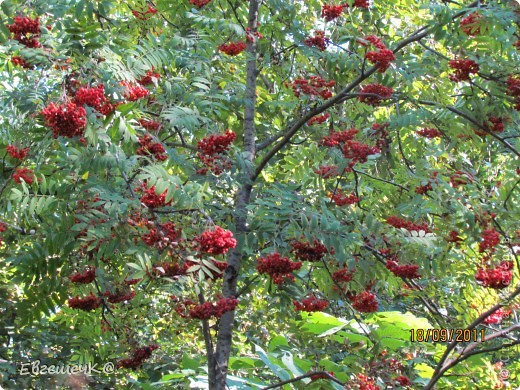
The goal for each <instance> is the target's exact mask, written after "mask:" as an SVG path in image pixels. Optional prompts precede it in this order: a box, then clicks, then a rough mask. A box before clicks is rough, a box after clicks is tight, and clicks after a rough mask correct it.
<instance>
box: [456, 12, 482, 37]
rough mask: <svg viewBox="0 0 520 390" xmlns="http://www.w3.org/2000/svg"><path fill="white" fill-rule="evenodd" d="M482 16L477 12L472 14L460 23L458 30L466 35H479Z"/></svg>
mask: <svg viewBox="0 0 520 390" xmlns="http://www.w3.org/2000/svg"><path fill="white" fill-rule="evenodd" d="M482 21H483V16H482V15H481V14H479V13H478V12H472V13H471V14H469V15H468V16H466V17H465V18H462V19H461V21H460V28H461V29H462V31H463V32H464V33H465V34H466V35H470V36H475V35H479V34H480V32H481V31H480V28H481V23H482Z"/></svg>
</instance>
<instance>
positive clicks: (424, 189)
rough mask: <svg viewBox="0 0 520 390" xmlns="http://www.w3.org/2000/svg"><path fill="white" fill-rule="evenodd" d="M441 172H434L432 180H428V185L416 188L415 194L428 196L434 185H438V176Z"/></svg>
mask: <svg viewBox="0 0 520 390" xmlns="http://www.w3.org/2000/svg"><path fill="white" fill-rule="evenodd" d="M438 174H439V172H433V175H432V177H431V178H429V179H428V183H426V184H425V185H422V186H417V187H415V193H416V194H419V195H424V194H427V193H428V192H430V191H432V190H433V187H432V183H437V176H438Z"/></svg>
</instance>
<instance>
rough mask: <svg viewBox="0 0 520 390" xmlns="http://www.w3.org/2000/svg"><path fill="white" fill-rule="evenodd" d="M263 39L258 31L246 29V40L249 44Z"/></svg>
mask: <svg viewBox="0 0 520 390" xmlns="http://www.w3.org/2000/svg"><path fill="white" fill-rule="evenodd" d="M263 37H264V36H263V35H262V34H260V33H259V32H258V31H253V32H251V28H249V27H246V40H247V41H248V42H254V41H255V40H256V39H262V38H263Z"/></svg>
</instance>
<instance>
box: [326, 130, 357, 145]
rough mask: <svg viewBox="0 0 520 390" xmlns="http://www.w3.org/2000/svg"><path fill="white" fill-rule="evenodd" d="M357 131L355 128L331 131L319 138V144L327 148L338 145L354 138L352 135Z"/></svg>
mask: <svg viewBox="0 0 520 390" xmlns="http://www.w3.org/2000/svg"><path fill="white" fill-rule="evenodd" d="M357 133H359V130H358V129H356V128H352V129H349V130H343V131H331V132H330V133H329V135H326V136H325V137H323V138H322V139H321V141H320V145H322V146H326V147H328V148H332V147H334V146H340V144H344V143H345V142H347V141H351V140H352V139H354V136H355V135H356V134H357Z"/></svg>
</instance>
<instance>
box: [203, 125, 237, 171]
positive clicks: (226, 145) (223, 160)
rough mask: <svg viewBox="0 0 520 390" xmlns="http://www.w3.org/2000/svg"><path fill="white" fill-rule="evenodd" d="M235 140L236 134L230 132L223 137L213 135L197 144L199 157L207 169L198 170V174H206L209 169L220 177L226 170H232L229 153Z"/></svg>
mask: <svg viewBox="0 0 520 390" xmlns="http://www.w3.org/2000/svg"><path fill="white" fill-rule="evenodd" d="M235 138H236V134H235V133H234V132H233V131H231V130H229V131H227V132H226V133H225V134H222V135H215V134H211V135H210V136H209V137H206V138H203V139H201V140H200V141H199V142H198V143H197V151H198V152H197V156H198V157H199V159H200V160H201V161H202V163H203V164H204V165H205V166H206V168H202V169H201V170H198V171H197V173H199V174H205V173H207V169H208V168H209V169H210V170H211V171H212V172H213V173H214V174H215V175H219V174H221V173H222V172H223V171H224V170H227V169H230V168H231V165H232V162H231V160H230V159H229V158H228V157H227V152H228V151H229V149H230V148H231V144H232V143H233V141H234V140H235Z"/></svg>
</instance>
